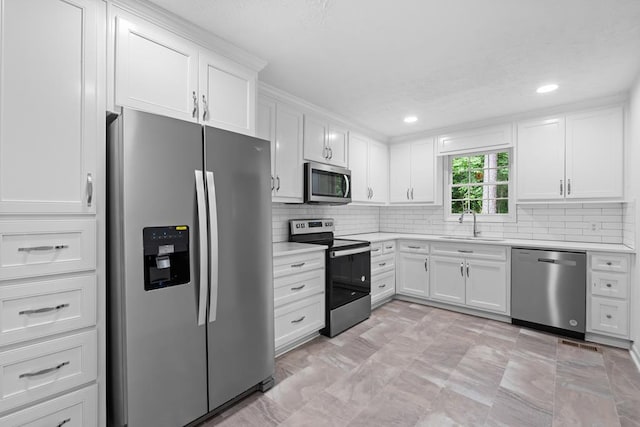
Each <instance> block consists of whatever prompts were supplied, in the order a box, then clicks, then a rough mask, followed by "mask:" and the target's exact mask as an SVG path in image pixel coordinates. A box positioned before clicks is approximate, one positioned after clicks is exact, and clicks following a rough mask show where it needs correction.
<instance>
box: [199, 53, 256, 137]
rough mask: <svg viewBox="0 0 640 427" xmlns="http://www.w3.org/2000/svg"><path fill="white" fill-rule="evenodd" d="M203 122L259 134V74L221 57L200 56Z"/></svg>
mask: <svg viewBox="0 0 640 427" xmlns="http://www.w3.org/2000/svg"><path fill="white" fill-rule="evenodd" d="M199 74H200V85H199V89H200V101H201V103H200V105H201V108H202V111H201V114H200V120H201V122H202V123H203V124H206V125H210V126H214V127H217V128H221V129H226V130H230V131H233V132H238V133H244V134H246V135H255V122H256V119H255V111H256V80H257V78H256V73H255V72H253V71H251V70H249V69H247V68H245V67H242V66H240V65H238V64H236V63H234V62H232V61H229V60H228V59H226V58H223V57H222V56H220V55H215V54H214V53H211V52H201V53H200V68H199Z"/></svg>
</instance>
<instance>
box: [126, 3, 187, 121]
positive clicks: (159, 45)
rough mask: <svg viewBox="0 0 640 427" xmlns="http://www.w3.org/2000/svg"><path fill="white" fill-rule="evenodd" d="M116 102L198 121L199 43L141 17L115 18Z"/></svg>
mask: <svg viewBox="0 0 640 427" xmlns="http://www.w3.org/2000/svg"><path fill="white" fill-rule="evenodd" d="M115 51H116V59H115V66H116V70H115V73H116V74H115V102H116V104H117V105H120V106H126V107H132V108H136V109H139V110H144V111H148V112H151V113H156V114H161V115H164V116H169V117H175V118H177V119H182V120H188V121H192V122H197V121H198V109H199V108H198V105H199V100H198V48H197V46H196V45H195V44H193V43H191V42H189V41H187V40H185V39H183V38H181V37H178V36H177V35H175V34H173V33H171V32H168V31H165V30H163V29H161V28H158V27H157V26H155V25H153V24H151V23H149V22H146V21H144V20H142V19H140V18H136V17H133V16H128V15H127V18H126V19H124V18H123V17H122V16H118V17H116V45H115Z"/></svg>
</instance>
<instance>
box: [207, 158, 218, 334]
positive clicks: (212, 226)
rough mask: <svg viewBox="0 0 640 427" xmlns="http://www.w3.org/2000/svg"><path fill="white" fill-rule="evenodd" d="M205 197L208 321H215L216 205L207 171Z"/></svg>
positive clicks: (214, 190)
mask: <svg viewBox="0 0 640 427" xmlns="http://www.w3.org/2000/svg"><path fill="white" fill-rule="evenodd" d="M207 199H208V200H209V236H210V238H211V243H210V247H209V265H210V267H211V270H210V271H211V279H210V283H211V295H210V297H209V322H211V323H213V322H215V321H216V316H217V315H218V209H217V208H218V207H217V203H216V184H215V179H214V176H213V172H209V171H207Z"/></svg>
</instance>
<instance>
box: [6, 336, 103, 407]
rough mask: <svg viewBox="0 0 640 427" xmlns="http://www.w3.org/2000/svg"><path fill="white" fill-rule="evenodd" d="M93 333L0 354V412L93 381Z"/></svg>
mask: <svg viewBox="0 0 640 427" xmlns="http://www.w3.org/2000/svg"><path fill="white" fill-rule="evenodd" d="M97 358H98V356H97V342H96V332H95V331H88V332H82V333H79V334H76V335H72V336H68V337H64V338H58V339H55V340H50V341H45V342H42V343H39V344H34V345H29V346H25V347H21V348H17V349H14V350H8V351H4V352H2V353H0V412H3V411H6V410H9V409H12V408H15V407H16V406H19V405H24V404H28V403H30V402H33V401H34V400H36V399H42V398H45V397H48V396H51V395H53V394H55V393H59V392H61V391H64V390H67V389H69V388H71V387H76V386H79V385H82V384H85V383H88V382H90V381H93V380H95V379H96V373H97V366H96V365H97Z"/></svg>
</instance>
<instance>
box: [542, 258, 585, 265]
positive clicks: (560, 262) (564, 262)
mask: <svg viewBox="0 0 640 427" xmlns="http://www.w3.org/2000/svg"><path fill="white" fill-rule="evenodd" d="M538 262H546V263H548V264H557V265H566V266H568V267H575V266H576V265H577V263H576V262H575V261H571V260H566V259H551V258H538Z"/></svg>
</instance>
